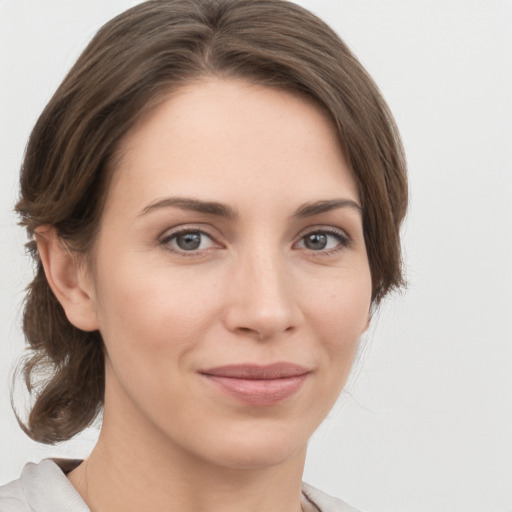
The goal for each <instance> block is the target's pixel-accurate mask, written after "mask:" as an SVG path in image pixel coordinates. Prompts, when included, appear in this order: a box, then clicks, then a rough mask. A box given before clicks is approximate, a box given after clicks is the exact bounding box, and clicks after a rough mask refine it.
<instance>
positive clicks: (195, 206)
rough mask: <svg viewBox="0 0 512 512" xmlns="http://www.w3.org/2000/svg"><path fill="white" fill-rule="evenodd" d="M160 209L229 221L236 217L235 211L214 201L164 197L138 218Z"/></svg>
mask: <svg viewBox="0 0 512 512" xmlns="http://www.w3.org/2000/svg"><path fill="white" fill-rule="evenodd" d="M160 208H179V209H180V210H189V211H193V212H198V213H206V214H208V215H216V216H218V217H225V218H227V219H231V220H233V219H236V218H237V217H238V213H237V212H236V210H234V209H233V208H231V207H230V206H227V205H225V204H222V203H217V202H215V201H200V200H198V199H192V198H188V197H166V198H165V199H160V200H157V201H155V202H153V203H151V204H149V205H148V206H146V207H145V208H144V209H143V210H142V212H141V213H140V216H142V215H146V214H148V213H149V212H152V211H153V210H157V209H160Z"/></svg>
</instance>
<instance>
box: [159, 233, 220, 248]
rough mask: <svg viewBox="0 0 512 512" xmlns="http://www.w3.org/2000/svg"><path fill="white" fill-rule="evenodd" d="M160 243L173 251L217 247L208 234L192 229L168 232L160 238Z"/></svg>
mask: <svg viewBox="0 0 512 512" xmlns="http://www.w3.org/2000/svg"><path fill="white" fill-rule="evenodd" d="M161 243H162V244H164V245H165V246H166V247H167V248H168V249H169V250H171V251H174V252H188V253H194V252H198V251H204V250H208V249H211V248H214V247H217V244H216V243H215V242H214V241H213V239H212V238H211V237H210V236H208V235H207V234H206V233H204V232H203V231H199V230H193V229H187V230H181V231H178V232H174V233H171V234H168V235H166V236H164V237H163V238H162V240H161Z"/></svg>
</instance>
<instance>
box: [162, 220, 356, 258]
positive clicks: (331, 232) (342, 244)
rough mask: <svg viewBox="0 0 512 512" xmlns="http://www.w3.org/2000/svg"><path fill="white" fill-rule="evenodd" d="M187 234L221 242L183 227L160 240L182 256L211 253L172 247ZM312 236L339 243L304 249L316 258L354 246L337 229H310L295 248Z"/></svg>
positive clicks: (169, 249) (195, 230) (163, 244)
mask: <svg viewBox="0 0 512 512" xmlns="http://www.w3.org/2000/svg"><path fill="white" fill-rule="evenodd" d="M186 234H199V235H200V236H205V237H207V238H209V239H210V240H211V241H212V242H213V243H215V244H217V245H221V244H219V242H217V241H216V240H215V237H213V236H212V235H210V234H209V233H207V232H206V231H204V230H203V229H197V228H193V227H183V228H181V229H179V230H178V231H173V232H172V233H166V234H165V235H164V236H162V237H161V238H160V240H159V243H160V244H161V245H162V246H164V248H165V249H166V250H167V251H169V252H172V253H175V254H179V255H180V256H186V257H201V256H203V255H204V253H205V252H210V250H211V248H207V249H195V250H190V251H187V250H185V249H180V248H176V247H172V246H171V244H170V242H171V241H172V240H176V239H177V238H178V237H179V236H181V235H186ZM311 235H326V236H331V237H334V238H336V240H337V241H338V244H337V245H336V246H335V247H333V248H331V249H327V250H325V249H320V250H318V251H315V250H313V249H308V248H307V247H304V250H306V251H307V252H310V253H311V254H314V255H315V256H330V255H332V254H334V253H336V252H339V251H342V250H343V249H346V248H348V247H350V246H351V245H352V240H351V239H350V238H349V236H348V235H347V234H346V233H345V232H343V231H341V230H339V231H338V230H335V229H326V228H320V227H319V228H312V229H309V230H308V231H307V232H303V233H302V234H301V235H300V237H299V239H298V241H297V242H295V243H294V244H293V246H295V245H296V244H297V243H300V242H302V243H304V240H305V239H306V237H307V236H311Z"/></svg>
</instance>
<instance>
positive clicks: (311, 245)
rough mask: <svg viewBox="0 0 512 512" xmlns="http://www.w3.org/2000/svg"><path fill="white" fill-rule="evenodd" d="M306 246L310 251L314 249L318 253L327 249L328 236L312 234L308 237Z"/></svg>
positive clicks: (305, 242)
mask: <svg viewBox="0 0 512 512" xmlns="http://www.w3.org/2000/svg"><path fill="white" fill-rule="evenodd" d="M304 245H305V246H306V247H307V248H308V249H313V250H316V251H319V250H322V249H325V246H326V245H327V235H324V234H322V233H312V234H311V235H308V236H307V237H306V240H305V241H304Z"/></svg>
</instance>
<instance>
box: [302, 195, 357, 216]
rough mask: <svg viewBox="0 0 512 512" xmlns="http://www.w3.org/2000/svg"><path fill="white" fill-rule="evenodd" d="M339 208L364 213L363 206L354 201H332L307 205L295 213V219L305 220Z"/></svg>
mask: <svg viewBox="0 0 512 512" xmlns="http://www.w3.org/2000/svg"><path fill="white" fill-rule="evenodd" d="M338 208H352V209H354V210H356V211H357V212H358V213H361V214H362V213H363V209H362V208H361V205H360V204H358V203H357V202H356V201H353V200H352V199H330V200H327V201H315V202H313V203H306V204H304V205H302V206H301V207H299V208H298V209H297V210H296V211H295V213H294V214H293V217H294V218H299V219H303V218H304V217H312V216H313V215H319V214H321V213H326V212H329V211H331V210H336V209H338Z"/></svg>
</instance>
